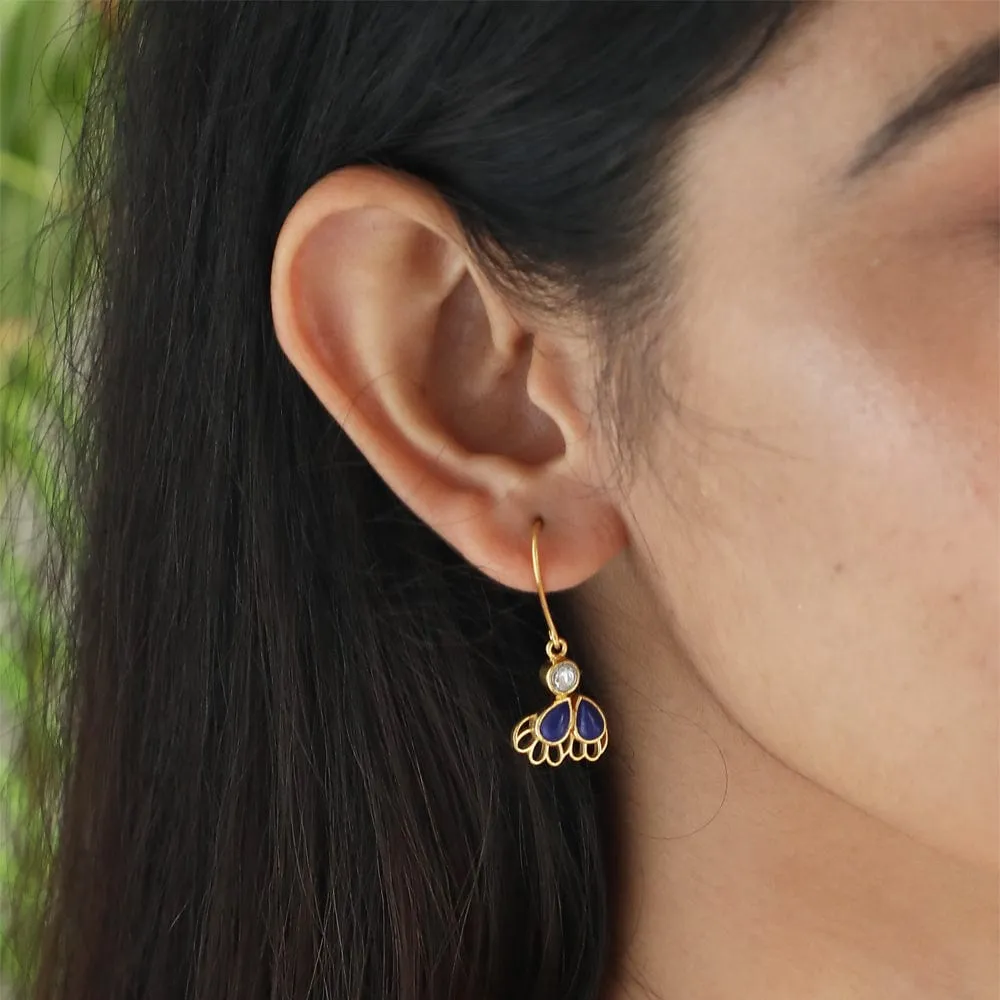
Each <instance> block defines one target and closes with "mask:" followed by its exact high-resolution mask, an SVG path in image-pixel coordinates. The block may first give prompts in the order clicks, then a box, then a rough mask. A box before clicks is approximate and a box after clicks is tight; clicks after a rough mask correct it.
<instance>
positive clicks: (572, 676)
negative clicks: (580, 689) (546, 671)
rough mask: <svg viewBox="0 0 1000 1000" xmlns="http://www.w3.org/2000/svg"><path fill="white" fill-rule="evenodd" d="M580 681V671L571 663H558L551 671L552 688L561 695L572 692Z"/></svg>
mask: <svg viewBox="0 0 1000 1000" xmlns="http://www.w3.org/2000/svg"><path fill="white" fill-rule="evenodd" d="M579 679H580V671H579V670H577V669H576V665H575V664H573V663H560V664H559V666H558V667H556V669H555V670H553V671H552V686H553V687H554V688H555V689H556V690H557V691H559V692H560V693H562V694H566V693H567V692H569V691H572V690H573V688H575V687H576V684H577V681H578V680H579Z"/></svg>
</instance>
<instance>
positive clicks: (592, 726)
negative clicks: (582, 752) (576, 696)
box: [576, 698, 604, 742]
mask: <svg viewBox="0 0 1000 1000" xmlns="http://www.w3.org/2000/svg"><path fill="white" fill-rule="evenodd" d="M576 731H577V732H578V733H579V734H580V739H581V740H586V741H588V742H589V741H591V740H596V739H597V738H598V737H599V736H600V735H601V733H603V732H604V716H603V715H602V714H601V713H600V711H599V710H598V708H597V706H596V705H595V704H594V703H593V702H592V701H590V699H589V698H581V699H580V702H579V704H578V705H577V706H576Z"/></svg>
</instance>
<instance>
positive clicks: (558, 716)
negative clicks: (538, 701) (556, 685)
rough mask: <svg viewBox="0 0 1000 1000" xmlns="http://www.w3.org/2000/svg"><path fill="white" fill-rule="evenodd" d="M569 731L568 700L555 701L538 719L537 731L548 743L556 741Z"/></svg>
mask: <svg viewBox="0 0 1000 1000" xmlns="http://www.w3.org/2000/svg"><path fill="white" fill-rule="evenodd" d="M568 732H569V702H568V701H557V702H556V703H555V704H554V705H553V706H552V707H551V708H549V709H547V710H546V711H545V714H544V715H543V716H542V717H541V718H540V719H539V720H538V733H539V735H540V736H541V737H542V739H543V740H546V741H547V742H549V743H558V742H559V741H560V740H561V739H563V737H565V735H566V734H567V733H568Z"/></svg>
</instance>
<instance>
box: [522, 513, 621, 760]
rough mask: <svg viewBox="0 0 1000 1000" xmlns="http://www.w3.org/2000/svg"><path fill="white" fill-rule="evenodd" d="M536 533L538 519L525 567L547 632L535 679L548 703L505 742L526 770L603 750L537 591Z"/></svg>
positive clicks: (601, 732)
mask: <svg viewBox="0 0 1000 1000" xmlns="http://www.w3.org/2000/svg"><path fill="white" fill-rule="evenodd" d="M541 527H542V519H541V518H538V519H537V520H536V521H535V523H534V526H533V528H532V532H531V565H532V568H533V569H534V571H535V585H536V586H537V588H538V599H539V601H541V604H542V612H543V613H544V615H545V621H546V623H547V624H548V626H549V641H548V642H547V643H546V644H545V652H546V653H547V654H548V657H549V662H548V665H547V666H543V667H542V668H541V670H540V671H539V673H540V674H541V676H542V680H543V682H544V684H545V686H546V687H547V688H548V689H549V691H550V692H551V693H552V695H553V699H554V700H553V702H552V704H551V705H549V707H548V708H546V709H545V710H544V711H541V712H535V713H534V714H532V715H526V716H525V717H524V718H523V719H522V720H521V721H520V722H519V723H518V724H517V725H516V726H515V727H514V729H513V730H512V731H511V734H510V741H511V744H512V746H513V747H514V749H515V750H516V751H517V752H518V753H523V754H524V755H525V756H526V757H527V758H528V760H530V761H531V763H532V764H549V765H551V766H552V767H556V766H557V765H559V764H561V763H562V762H563V761H564V760H565V759H566V758H567V757H568V758H569V759H570V760H597V758H598V757H600V756H601V754H602V753H604V751H605V750H606V749H607V748H608V723H607V719H605V717H604V712H603V711H602V710H601V707H600V706H599V705H598V704H597V702H596V701H594V700H593V699H592V698H587V697H586V696H585V695H582V694H576V693H575V692H576V689H577V688H578V687H579V685H580V668H579V667H578V666H577V665H576V664H575V663H574V662H573V661H572V660H568V659H567V658H566V653H567V646H566V640H565V639H563V638H561V637H560V635H559V633H558V632H557V631H556V626H555V623H554V622H553V621H552V613H551V612H550V611H549V602H548V601H547V600H546V599H545V588H544V587H543V586H542V571H541V568H540V566H539V561H538V532H539V530H540V529H541Z"/></svg>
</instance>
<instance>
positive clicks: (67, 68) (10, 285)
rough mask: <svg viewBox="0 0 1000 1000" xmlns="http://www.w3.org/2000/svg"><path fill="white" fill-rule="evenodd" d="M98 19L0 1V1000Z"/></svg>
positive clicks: (29, 794) (20, 942) (29, 850)
mask: <svg viewBox="0 0 1000 1000" xmlns="http://www.w3.org/2000/svg"><path fill="white" fill-rule="evenodd" d="M109 12H110V8H108V7H107V5H106V4H103V3H97V2H94V0H0V512H2V522H0V523H2V528H0V1000H8V998H14V997H20V996H26V995H27V991H28V988H29V986H28V984H29V982H30V979H31V978H32V975H33V972H32V970H33V969H34V968H35V963H36V960H37V957H36V952H37V943H38V920H39V917H40V905H41V894H40V893H41V886H42V881H43V877H44V873H45V869H46V865H47V860H48V857H49V855H50V852H51V848H52V844H51V842H50V840H51V838H47V837H46V831H45V827H44V824H43V823H42V822H41V820H40V813H39V805H40V802H42V801H48V800H47V799H46V798H45V797H46V796H51V795H54V794H55V792H54V791H53V785H52V782H51V764H52V762H53V761H56V760H57V759H58V753H59V746H58V732H57V729H56V726H55V724H54V722H53V719H52V715H53V713H52V712H50V711H47V710H45V708H44V703H43V702H42V701H41V694H42V692H43V691H45V690H57V689H58V678H53V677H52V671H53V666H54V665H57V664H58V663H59V662H60V649H61V647H60V630H61V628H62V626H61V623H60V620H59V616H58V614H57V610H56V607H55V604H54V602H52V601H51V599H50V598H51V594H50V592H49V590H50V589H49V588H48V587H47V586H46V579H47V578H46V566H45V560H46V555H47V551H46V547H47V545H48V544H49V542H50V541H51V540H52V538H54V537H64V536H63V535H61V534H60V531H59V527H58V525H59V522H60V519H61V520H62V521H63V522H65V520H66V518H67V515H68V513H69V512H68V510H67V504H66V500H65V496H66V495H65V494H64V493H63V492H62V485H61V474H60V468H61V465H60V461H59V458H60V456H61V457H62V460H63V461H65V453H64V452H60V448H61V447H62V446H63V444H64V442H65V440H66V439H67V435H65V434H62V435H60V433H59V432H60V431H65V430H66V429H67V428H69V427H70V426H71V425H72V419H73V412H72V411H73V405H72V396H71V394H68V390H69V385H68V383H63V381H62V379H61V376H60V363H59V358H58V353H57V351H56V349H55V342H56V341H55V338H54V330H55V329H57V328H58V324H59V323H61V322H62V321H63V320H62V317H63V312H62V311H63V310H64V309H66V308H68V304H67V303H66V302H64V295H65V292H66V287H67V279H68V269H67V267H66V265H65V255H66V252H67V246H68V243H69V236H70V233H71V222H72V212H73V205H74V194H75V176H74V164H73V159H72V151H73V144H74V143H75V141H76V138H77V136H78V134H79V130H80V125H81V122H82V116H83V100H84V97H85V94H86V90H87V85H88V82H89V75H90V73H91V72H92V71H93V66H94V64H95V56H97V55H99V51H100V50H99V46H100V44H101V40H102V38H103V37H104V35H105V31H104V28H105V27H106V25H107V23H108V21H109V17H108V14H109ZM43 665H46V668H45V671H44V672H43V670H42V667H43ZM53 681H55V684H54V686H53ZM46 768H49V770H48V771H47V770H46ZM15 898H17V899H19V900H20V901H21V904H20V906H19V907H18V908H17V910H16V912H15V909H14V907H13V905H12V901H13V900H14V899H15Z"/></svg>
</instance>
